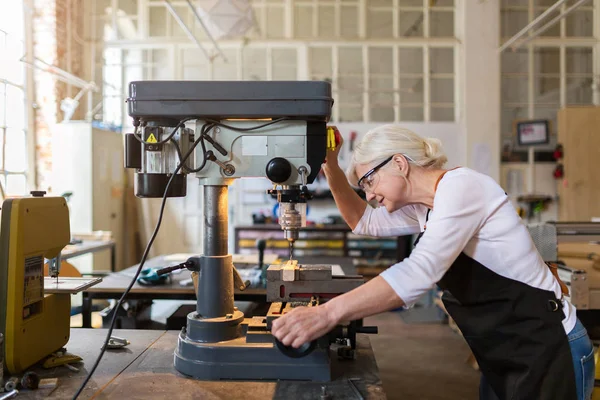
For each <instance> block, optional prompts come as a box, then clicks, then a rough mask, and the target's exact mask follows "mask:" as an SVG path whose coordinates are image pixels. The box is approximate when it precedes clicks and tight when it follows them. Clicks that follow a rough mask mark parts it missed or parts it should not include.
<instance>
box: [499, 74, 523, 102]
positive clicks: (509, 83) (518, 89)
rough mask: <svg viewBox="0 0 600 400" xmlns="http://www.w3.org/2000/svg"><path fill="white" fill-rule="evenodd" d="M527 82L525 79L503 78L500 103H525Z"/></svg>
mask: <svg viewBox="0 0 600 400" xmlns="http://www.w3.org/2000/svg"><path fill="white" fill-rule="evenodd" d="M527 82H528V79H527V78H526V77H513V76H510V77H508V76H505V77H503V78H502V103H527V102H528V101H529V100H528V97H527V96H528V94H527Z"/></svg>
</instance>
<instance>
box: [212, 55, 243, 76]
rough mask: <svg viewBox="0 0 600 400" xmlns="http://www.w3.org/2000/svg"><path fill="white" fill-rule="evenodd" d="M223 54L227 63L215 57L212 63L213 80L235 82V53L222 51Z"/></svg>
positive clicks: (236, 61)
mask: <svg viewBox="0 0 600 400" xmlns="http://www.w3.org/2000/svg"><path fill="white" fill-rule="evenodd" d="M222 51H223V54H225V57H226V58H227V61H228V62H224V61H223V58H222V57H217V58H216V59H215V61H214V62H213V79H214V80H216V81H218V80H224V81H229V80H237V79H238V77H237V63H238V60H237V51H236V50H231V49H223V50H222Z"/></svg>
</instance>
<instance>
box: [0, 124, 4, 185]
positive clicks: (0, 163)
mask: <svg viewBox="0 0 600 400" xmlns="http://www.w3.org/2000/svg"><path fill="white" fill-rule="evenodd" d="M3 149H4V128H0V171H4V151H2V150H3ZM0 176H2V175H1V174H0Z"/></svg>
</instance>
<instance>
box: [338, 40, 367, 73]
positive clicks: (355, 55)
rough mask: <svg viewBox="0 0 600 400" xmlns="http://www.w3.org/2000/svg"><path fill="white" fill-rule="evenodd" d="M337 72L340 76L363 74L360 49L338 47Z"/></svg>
mask: <svg viewBox="0 0 600 400" xmlns="http://www.w3.org/2000/svg"><path fill="white" fill-rule="evenodd" d="M338 57H339V66H338V68H339V72H340V74H360V75H362V73H363V66H362V48H360V47H340V48H339V49H338Z"/></svg>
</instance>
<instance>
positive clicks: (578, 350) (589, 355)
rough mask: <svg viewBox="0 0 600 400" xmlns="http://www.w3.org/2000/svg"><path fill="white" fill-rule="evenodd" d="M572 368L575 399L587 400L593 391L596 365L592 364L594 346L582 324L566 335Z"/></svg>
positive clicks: (579, 323)
mask: <svg viewBox="0 0 600 400" xmlns="http://www.w3.org/2000/svg"><path fill="white" fill-rule="evenodd" d="M568 338H569V345H570V346H571V355H572V356H573V367H574V368H575V379H576V381H575V383H576V384H577V398H578V399H579V400H589V399H591V398H592V391H593V390H594V379H595V375H596V364H595V362H594V345H593V344H592V341H591V340H590V338H589V336H588V334H587V331H586V330H585V328H584V326H583V325H582V323H581V322H580V321H579V319H578V320H577V324H575V327H574V328H573V330H571V332H569V335H568Z"/></svg>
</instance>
